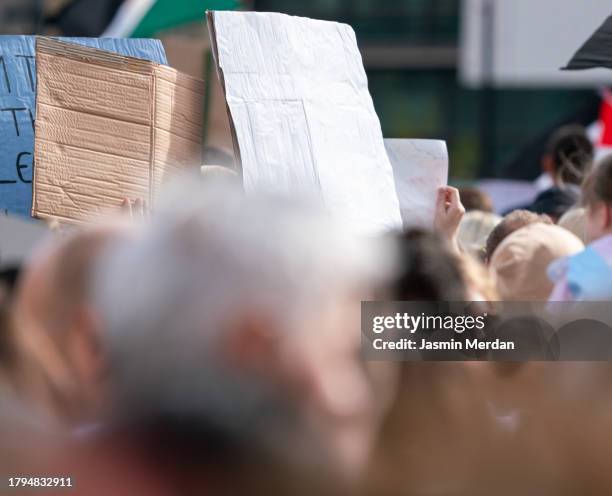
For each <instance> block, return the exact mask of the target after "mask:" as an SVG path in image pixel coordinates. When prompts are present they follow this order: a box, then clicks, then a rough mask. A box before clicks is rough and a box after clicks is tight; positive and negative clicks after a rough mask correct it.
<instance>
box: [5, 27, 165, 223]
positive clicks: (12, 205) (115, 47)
mask: <svg viewBox="0 0 612 496" xmlns="http://www.w3.org/2000/svg"><path fill="white" fill-rule="evenodd" d="M35 40H36V38H35V37H34V36H0V136H2V138H1V139H0V213H4V212H7V213H11V214H16V215H21V216H27V217H29V216H30V213H31V211H32V175H33V172H32V168H33V160H32V158H33V155H34V120H35V118H36V108H35V97H36V63H35ZM62 40H63V41H69V42H70V43H76V44H79V45H86V46H91V47H93V48H100V49H103V50H109V51H111V52H116V53H121V54H122V55H128V56H131V57H138V58H142V59H146V60H151V61H153V62H158V63H161V64H165V63H166V62H167V61H166V55H165V53H164V48H163V46H162V44H161V43H160V42H159V41H157V40H132V39H120V40H115V39H111V38H105V39H93V38H63V39H62Z"/></svg>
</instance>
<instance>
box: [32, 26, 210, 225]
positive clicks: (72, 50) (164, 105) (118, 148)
mask: <svg viewBox="0 0 612 496" xmlns="http://www.w3.org/2000/svg"><path fill="white" fill-rule="evenodd" d="M36 57H37V61H38V98H37V112H38V118H37V122H36V146H35V159H36V169H35V171H34V197H33V207H32V215H33V216H34V217H39V218H55V219H59V220H61V221H66V222H82V221H83V220H85V219H86V218H87V217H89V216H90V215H94V214H96V213H99V212H101V211H104V210H106V209H108V208H112V207H117V206H119V205H120V204H121V201H122V200H123V199H124V198H132V199H143V200H145V201H146V202H147V204H148V205H152V204H153V203H154V202H155V198H156V197H157V195H158V193H159V189H160V186H161V185H162V183H163V182H164V181H165V180H167V179H168V178H169V177H170V176H171V175H172V174H173V173H174V172H176V171H177V170H182V169H185V168H188V167H194V168H195V170H197V168H199V166H200V165H201V163H202V160H201V159H202V123H203V110H204V82H203V81H202V80H199V79H195V78H192V77H190V76H186V75H184V74H181V73H179V72H177V71H176V70H174V69H171V68H170V67H166V66H162V65H158V64H154V63H152V62H148V61H145V60H141V59H136V58H130V57H124V56H122V55H118V54H115V53H111V52H105V51H102V50H96V49H93V48H88V47H82V46H78V45H73V44H68V43H63V42H61V41H57V40H52V39H49V38H40V39H39V40H38V43H37V48H36Z"/></svg>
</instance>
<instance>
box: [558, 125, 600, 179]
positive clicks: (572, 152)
mask: <svg viewBox="0 0 612 496" xmlns="http://www.w3.org/2000/svg"><path fill="white" fill-rule="evenodd" d="M547 155H548V156H549V157H550V159H551V160H552V165H553V167H554V175H555V178H556V179H557V181H559V182H560V183H562V184H574V185H580V184H582V182H583V181H584V179H585V177H586V176H587V174H588V173H589V171H590V170H591V167H592V165H593V158H594V148H593V144H592V143H591V140H589V138H588V136H587V134H586V130H585V129H584V127H582V126H579V125H569V126H564V127H562V128H560V129H558V130H557V131H556V132H555V133H554V134H553V135H552V136H551V138H550V140H549V142H548V147H547Z"/></svg>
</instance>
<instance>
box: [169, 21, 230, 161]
mask: <svg viewBox="0 0 612 496" xmlns="http://www.w3.org/2000/svg"><path fill="white" fill-rule="evenodd" d="M198 34H199V33H198ZM161 42H162V43H163V44H164V48H165V50H166V55H167V56H168V62H169V64H170V66H171V67H174V68H175V69H177V70H179V71H181V72H183V73H185V74H189V75H190V76H193V77H196V78H199V79H202V78H203V79H204V80H205V81H206V115H205V126H204V127H205V139H204V144H205V145H206V146H207V147H210V148H213V149H219V150H222V151H224V152H226V153H230V154H231V153H232V151H233V147H234V145H233V142H232V132H231V130H230V124H229V120H228V118H227V111H226V104H225V95H224V94H223V89H222V88H221V84H220V83H219V78H218V77H217V74H216V72H215V70H214V67H213V64H212V55H211V48H210V40H209V38H208V37H200V36H187V35H178V34H172V35H166V36H162V37H161Z"/></svg>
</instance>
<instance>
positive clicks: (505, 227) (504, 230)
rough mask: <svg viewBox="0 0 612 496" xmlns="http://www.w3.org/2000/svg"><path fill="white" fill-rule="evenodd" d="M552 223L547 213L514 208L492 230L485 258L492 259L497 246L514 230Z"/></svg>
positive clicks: (488, 260)
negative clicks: (540, 213) (542, 213)
mask: <svg viewBox="0 0 612 496" xmlns="http://www.w3.org/2000/svg"><path fill="white" fill-rule="evenodd" d="M537 223H540V224H552V223H553V222H552V220H551V219H550V217H548V216H547V215H539V214H536V213H533V212H530V211H529V210H514V211H513V212H510V213H509V214H508V215H506V216H505V217H504V218H503V219H502V220H501V222H499V223H498V224H497V225H496V226H495V228H494V229H493V230H492V231H491V233H490V234H489V236H488V238H487V242H486V245H485V260H486V261H487V262H490V261H491V258H493V254H494V253H495V250H496V249H497V247H498V246H499V245H500V244H501V243H502V241H503V240H504V239H506V238H507V237H508V236H509V235H510V234H512V233H513V232H514V231H516V230H518V229H521V228H522V227H525V226H528V225H530V224H537Z"/></svg>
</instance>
